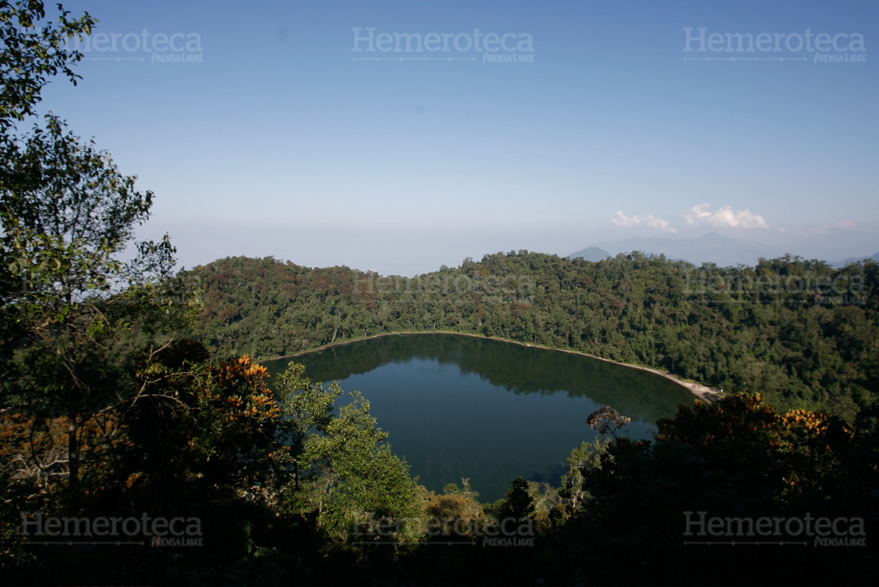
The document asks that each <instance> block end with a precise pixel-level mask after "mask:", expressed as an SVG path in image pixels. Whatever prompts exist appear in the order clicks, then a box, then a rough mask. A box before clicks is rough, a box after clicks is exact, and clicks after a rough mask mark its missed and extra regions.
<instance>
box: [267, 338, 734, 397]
mask: <svg viewBox="0 0 879 587" xmlns="http://www.w3.org/2000/svg"><path fill="white" fill-rule="evenodd" d="M416 334H454V335H457V336H467V337H470V338H479V339H482V340H496V341H498V342H505V343H509V344H516V345H519V346H523V347H527V348H535V349H541V350H546V351H555V352H559V353H568V354H571V355H579V356H581V357H588V358H590V359H596V360H598V361H605V362H606V363H614V364H615V365H622V366H623V367H629V368H632V369H639V370H641V371H649V372H651V373H654V374H656V375H659V376H660V377H665V378H666V379H668V380H670V381H674V382H675V383H677V384H678V385H680V386H681V387H683V388H684V389H686V390H687V391H689V392H690V393H692V394H693V395H695V396H696V397H698V398H699V399H701V400H704V401H709V402H710V401H716V400H717V399H719V398H720V397H721V394H720V392H719V391H718V390H716V389H713V388H711V387H707V386H705V385H701V384H699V383H696V382H694V381H686V380H684V379H681V378H680V377H677V376H676V375H672V374H671V373H669V372H668V371H661V370H659V369H654V368H652V367H645V366H642V365H634V364H632V363H623V362H622V361H614V360H613V359H605V358H604V357H598V356H596V355H590V354H589V353H584V352H582V351H574V350H570V349H557V348H553V347H549V346H544V345H540V344H529V343H526V342H520V341H518V340H510V339H508V338H499V337H495V336H485V335H482V334H473V333H469V332H454V331H451V330H430V331H426V332H417V331H405V332H382V333H381V334H373V335H371V336H364V337H362V338H354V339H351V340H344V341H340V342H332V343H330V344H326V345H324V346H322V347H318V348H316V349H311V350H307V351H301V352H298V353H293V354H291V355H284V356H283V357H272V358H269V359H260V362H268V361H281V360H284V359H295V358H296V357H301V356H302V355H308V354H311V353H318V352H321V351H325V350H327V349H329V348H332V347H336V346H344V345H346V344H353V343H355V342H362V341H364V340H373V339H376V338H382V337H385V336H411V335H416Z"/></svg>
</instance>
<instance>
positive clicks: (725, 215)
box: [682, 203, 769, 228]
mask: <svg viewBox="0 0 879 587" xmlns="http://www.w3.org/2000/svg"><path fill="white" fill-rule="evenodd" d="M682 216H683V217H684V220H686V221H687V224H689V225H697V224H710V225H711V226H721V227H728V228H769V224H768V223H767V222H766V219H765V218H763V217H762V216H758V215H756V214H754V213H752V212H751V211H750V210H738V211H733V209H732V206H724V207H723V208H720V209H718V210H717V212H710V211H709V210H708V203H705V204H699V205H698V206H693V209H692V210H690V211H689V212H687V213H686V214H682Z"/></svg>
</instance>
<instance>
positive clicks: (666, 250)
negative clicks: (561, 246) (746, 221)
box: [569, 232, 879, 267]
mask: <svg viewBox="0 0 879 587" xmlns="http://www.w3.org/2000/svg"><path fill="white" fill-rule="evenodd" d="M631 251H641V252H644V253H649V254H652V255H665V256H666V257H668V258H669V259H673V260H682V261H687V262H689V263H692V264H694V265H701V264H703V263H716V264H717V265H719V266H721V267H728V266H735V265H739V264H743V265H755V264H756V263H757V260H758V259H759V258H760V257H763V258H765V259H774V258H776V257H780V256H782V255H784V254H785V253H788V252H789V253H791V254H796V253H795V252H794V251H785V250H783V249H782V248H780V247H777V246H774V245H768V244H765V243H759V242H755V241H744V240H739V239H735V238H730V237H725V236H721V235H719V234H717V233H715V232H712V233H709V234H706V235H705V236H701V237H699V238H681V239H675V238H668V237H644V238H628V239H624V240H620V241H611V242H604V243H598V244H596V245H594V246H591V247H588V248H585V249H583V250H582V251H577V252H576V253H573V254H572V255H569V257H570V258H572V259H574V258H577V257H582V258H583V259H585V260H587V261H593V262H595V261H601V260H602V259H606V258H608V257H613V256H616V255H618V254H620V253H629V252H631ZM863 259H873V260H877V261H879V253H876V254H875V255H873V256H872V257H849V258H847V259H843V260H842V261H837V262H830V264H831V265H832V266H834V267H842V266H844V265H847V264H849V263H852V262H855V261H860V260H863Z"/></svg>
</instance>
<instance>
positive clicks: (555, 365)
mask: <svg viewBox="0 0 879 587" xmlns="http://www.w3.org/2000/svg"><path fill="white" fill-rule="evenodd" d="M291 360H292V361H295V362H298V363H302V364H304V365H305V368H306V369H305V376H306V377H308V378H309V379H311V380H312V381H325V382H330V381H338V382H339V383H340V385H341V386H342V389H343V390H345V391H346V392H348V391H354V390H359V391H360V392H362V393H363V395H364V397H365V398H366V399H368V400H369V401H370V403H371V408H372V414H373V415H374V416H375V417H376V418H377V419H378V424H379V426H380V427H381V428H382V429H384V430H386V431H387V432H389V433H390V437H389V439H388V441H389V442H390V443H391V446H392V448H393V450H394V452H395V453H396V454H398V455H400V456H402V457H404V458H405V459H406V461H407V462H408V463H409V465H410V466H411V473H412V474H413V475H417V476H418V477H419V482H420V483H421V484H423V485H425V486H426V487H427V488H428V489H432V490H435V491H441V490H442V488H443V487H444V486H445V485H446V484H447V483H457V484H458V485H459V486H460V484H461V478H462V477H466V478H469V479H470V483H471V484H472V486H473V488H474V489H475V490H476V491H478V492H479V494H480V500H481V501H494V500H496V499H499V498H501V497H503V496H504V494H505V492H506V490H507V489H508V488H509V485H510V482H511V481H512V480H513V479H515V478H516V477H519V476H521V477H524V478H525V479H529V480H534V481H548V482H552V483H553V484H557V483H558V481H559V479H560V477H561V475H562V473H563V470H564V462H565V459H566V458H567V456H568V455H569V453H570V452H571V449H573V448H574V447H576V446H579V445H580V443H581V442H583V441H584V440H590V441H591V440H592V439H594V438H595V432H594V431H593V430H591V429H590V428H589V427H588V426H587V425H586V418H587V417H588V416H589V414H591V413H592V412H593V411H595V410H597V409H598V408H600V407H601V406H604V405H609V406H611V407H613V408H615V409H616V410H617V411H619V412H620V413H621V414H623V415H625V416H629V417H630V418H632V423H631V424H629V425H628V426H627V427H625V428H624V429H623V430H624V432H625V433H626V434H628V435H629V436H630V437H631V438H648V437H650V436H652V434H653V432H654V430H655V423H656V421H657V420H658V419H659V418H663V417H667V416H673V415H674V414H675V413H676V412H677V409H678V406H679V405H681V404H686V405H690V404H692V403H693V401H694V400H695V396H693V395H692V394H690V393H689V392H688V391H687V390H685V389H684V388H682V387H681V386H679V385H677V384H675V383H674V382H672V381H669V380H668V379H666V378H664V377H661V376H659V375H656V374H653V373H650V372H647V371H642V370H639V369H632V368H629V367H624V366H621V365H616V364H613V363H608V362H606V361H599V360H596V359H590V358H588V357H583V356H578V355H572V354H570V353H563V352H557V351H550V350H545V349H537V348H529V347H524V346H520V345H516V344H510V343H505V342H501V341H494V340H488V339H479V338H472V337H466V336H456V335H449V334H417V335H400V336H387V337H382V338H376V339H372V340H365V341H360V342H355V343H351V344H347V345H340V346H335V347H332V348H329V349H326V350H323V351H318V352H314V353H309V354H306V355H302V356H299V357H296V358H295V359H291ZM289 361H290V360H286V359H285V360H278V361H271V362H268V363H265V365H266V367H268V368H269V371H270V372H271V373H272V375H273V379H275V378H276V377H277V373H279V372H281V371H283V370H284V369H285V368H286V364H287V363H288V362H289ZM344 397H345V396H343V398H344ZM340 401H344V400H340Z"/></svg>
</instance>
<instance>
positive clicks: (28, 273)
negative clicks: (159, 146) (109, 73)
mask: <svg viewBox="0 0 879 587" xmlns="http://www.w3.org/2000/svg"><path fill="white" fill-rule="evenodd" d="M21 143H22V142H16V143H10V144H8V145H7V150H6V153H5V160H6V162H7V166H6V167H4V169H3V171H2V172H0V222H2V229H3V233H2V237H0V259H2V265H0V271H3V273H4V275H3V279H2V281H3V283H4V284H5V285H6V286H7V287H5V288H4V291H2V298H3V299H2V303H3V306H2V322H3V326H4V331H5V333H6V337H5V338H4V340H3V349H2V351H3V352H2V359H3V360H4V362H5V371H6V373H5V375H4V377H3V383H4V387H5V389H4V391H3V398H2V401H3V402H4V404H5V405H6V406H7V407H8V408H10V409H13V410H17V411H22V412H24V413H28V414H32V415H36V416H39V417H40V418H46V417H55V416H59V415H62V414H63V415H64V416H65V417H66V418H67V426H68V434H67V448H68V471H69V477H68V484H69V487H70V489H71V490H74V489H75V488H76V485H77V483H78V480H79V467H80V460H81V450H80V440H81V438H80V437H81V434H82V430H83V424H84V423H85V422H86V421H87V420H89V418H91V417H92V416H93V415H95V414H97V413H99V412H101V411H102V410H106V409H108V408H110V407H112V406H117V407H118V406H120V405H122V404H123V403H124V402H126V401H129V400H131V398H132V397H133V396H134V395H136V393H137V391H138V390H137V387H136V384H135V382H134V381H133V380H132V378H131V377H130V374H131V370H130V369H129V366H130V364H131V363H130V360H131V356H132V355H131V353H130V352H127V351H126V348H127V349H129V350H131V349H133V348H134V345H136V344H142V343H143V342H146V341H149V340H151V339H153V338H154V337H155V336H157V335H160V334H161V330H162V328H163V327H165V328H167V327H169V326H171V323H170V322H169V318H176V317H177V316H179V314H178V313H177V312H176V310H177V309H179V307H180V306H179V305H175V304H174V302H175V301H179V300H174V299H173V298H172V297H171V296H170V295H169V294H170V293H171V292H169V291H168V290H167V289H166V288H164V287H162V284H161V280H162V279H163V278H165V277H166V276H168V274H169V272H170V268H171V266H172V265H173V258H172V254H173V252H174V249H173V248H172V247H171V245H170V243H169V241H168V239H167V237H166V238H165V240H164V241H162V242H160V243H153V242H144V243H138V244H137V255H136V257H135V258H134V259H133V260H131V261H129V262H125V261H123V259H122V256H123V255H124V253H125V251H126V248H127V247H128V246H129V244H130V243H131V240H132V237H133V229H134V228H135V227H136V226H137V225H139V224H141V223H142V222H144V221H145V220H146V219H147V217H148V216H149V209H150V206H151V204H152V193H150V192H139V191H137V190H136V189H135V187H134V182H135V178H133V177H126V176H123V175H122V174H120V173H119V172H118V170H117V168H116V167H115V165H114V164H113V162H112V160H111V159H110V157H109V155H108V154H107V153H105V152H100V151H97V150H96V148H95V146H94V144H93V143H91V144H85V145H84V144H82V143H81V142H80V140H79V139H78V138H77V137H76V136H74V135H73V134H71V133H69V132H66V129H65V126H64V124H63V123H62V122H61V121H60V119H58V118H57V117H55V116H52V115H49V116H47V117H46V128H45V129H42V128H39V127H35V129H34V130H33V132H32V134H31V135H30V136H28V137H27V138H26V140H24V141H23V144H21ZM13 284H17V286H18V287H16V288H13V287H11V285H13ZM172 310H174V311H172ZM178 324H179V323H178Z"/></svg>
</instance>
